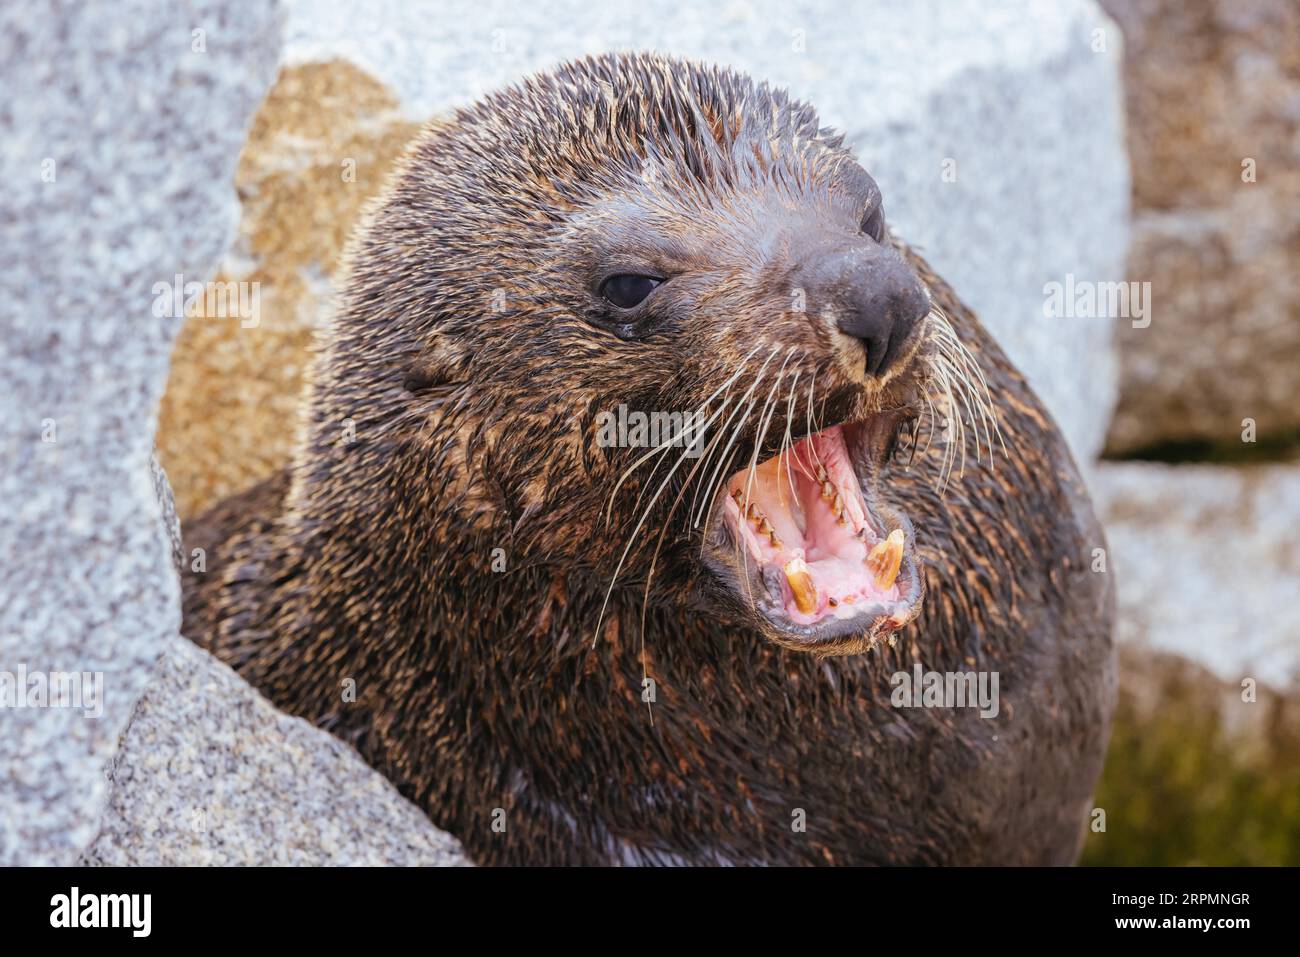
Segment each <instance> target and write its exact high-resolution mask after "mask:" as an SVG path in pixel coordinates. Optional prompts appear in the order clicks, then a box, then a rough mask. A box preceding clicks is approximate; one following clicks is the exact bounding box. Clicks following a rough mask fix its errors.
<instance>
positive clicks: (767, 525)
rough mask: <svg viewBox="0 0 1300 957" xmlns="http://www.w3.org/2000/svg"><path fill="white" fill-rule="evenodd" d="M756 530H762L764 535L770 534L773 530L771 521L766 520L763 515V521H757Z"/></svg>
mask: <svg viewBox="0 0 1300 957" xmlns="http://www.w3.org/2000/svg"><path fill="white" fill-rule="evenodd" d="M758 530H759V531H760V532H762V533H763V534H764V535H771V534H772V532H773V528H772V523H771V522H769V521H768V520H767V517H766V516H764V517H763V521H762V522H760V523H759V526H758Z"/></svg>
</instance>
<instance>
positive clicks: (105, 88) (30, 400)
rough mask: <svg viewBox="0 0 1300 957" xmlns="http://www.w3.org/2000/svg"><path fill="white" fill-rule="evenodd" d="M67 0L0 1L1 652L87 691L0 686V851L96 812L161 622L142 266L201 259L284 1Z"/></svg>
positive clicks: (165, 594)
mask: <svg viewBox="0 0 1300 957" xmlns="http://www.w3.org/2000/svg"><path fill="white" fill-rule="evenodd" d="M34 8H35V9H34ZM73 13H74V11H73V10H72V8H70V7H66V6H64V5H62V4H54V3H38V4H5V5H4V6H3V7H0V72H2V74H3V87H4V90H5V104H4V107H3V109H0V136H2V137H3V139H4V141H5V149H4V152H3V160H0V163H2V164H3V165H2V166H0V175H2V176H3V180H4V183H5V190H4V196H3V199H0V205H2V207H3V208H2V211H0V219H3V220H4V223H5V227H4V231H3V240H0V242H2V244H3V248H2V249H0V259H3V261H4V264H5V268H4V270H3V271H2V272H0V378H3V381H4V383H5V387H4V389H3V390H0V460H3V461H4V463H5V466H4V468H3V469H0V501H4V502H5V507H4V508H3V509H0V672H9V673H17V671H18V670H19V669H25V670H26V672H27V673H28V675H29V678H30V677H31V676H32V675H35V674H40V675H45V676H51V677H52V676H53V675H54V674H55V673H59V672H64V673H73V672H77V673H85V674H88V675H90V676H91V678H89V679H87V683H86V685H85V688H84V690H85V691H87V692H91V691H93V689H94V687H95V685H96V681H98V682H100V684H99V687H100V688H101V689H102V696H101V697H100V700H99V701H98V702H97V707H96V708H94V709H89V708H77V707H26V708H12V709H9V708H6V709H4V710H0V767H3V768H4V773H3V774H2V775H0V865H4V864H66V863H71V862H73V861H75V860H76V859H77V857H78V855H79V854H80V853H81V851H82V849H83V848H84V847H85V846H86V845H87V844H88V843H89V842H90V841H91V839H92V838H93V837H94V836H95V834H96V833H97V831H98V827H99V817H100V812H101V810H102V809H103V807H104V803H105V799H106V796H107V787H106V784H107V782H106V781H105V779H104V767H105V765H106V764H107V763H108V761H109V760H110V759H111V758H112V756H113V754H114V752H115V749H116V747H117V743H118V739H119V736H120V734H121V732H122V730H123V728H124V727H125V726H126V723H127V721H128V718H129V717H130V715H131V713H132V710H133V709H134V707H135V704H136V702H137V700H138V699H139V698H140V696H141V694H142V692H143V691H144V689H145V687H146V685H147V683H148V681H149V677H150V674H151V673H152V670H153V664H154V662H155V660H156V659H157V657H158V655H159V654H160V653H161V652H162V650H163V648H164V647H165V643H166V641H167V640H168V639H169V638H171V637H172V636H174V635H175V634H176V631H177V628H178V627H179V624H180V606H179V589H178V584H177V579H176V575H175V572H174V569H173V556H172V548H171V543H170V541H169V540H168V536H167V533H166V531H165V529H164V527H163V525H162V522H161V518H160V511H159V505H158V500H157V497H156V496H155V490H154V483H153V479H152V475H151V469H150V458H151V454H152V449H153V434H154V419H155V410H156V408H157V405H158V399H159V396H160V394H161V392H162V387H163V383H164V381H165V379H166V374H167V368H168V360H169V356H170V352H171V345H172V339H173V337H174V336H175V334H176V331H177V329H178V328H179V327H180V323H181V319H180V317H179V316H176V315H174V314H172V313H171V312H170V311H169V310H167V309H165V308H163V309H161V310H156V309H155V306H156V305H157V304H158V303H157V300H158V296H159V293H158V291H157V289H158V286H157V284H159V283H162V284H165V285H166V284H171V283H172V282H173V281H174V277H175V276H176V275H177V274H181V275H183V276H184V277H185V278H186V280H187V281H188V280H202V279H203V278H206V277H207V276H209V275H210V274H211V273H212V271H213V270H214V268H215V266H216V264H217V263H218V261H219V260H220V257H221V255H222V253H223V252H224V251H225V249H226V246H227V245H228V242H229V237H230V235H231V234H232V232H233V230H234V227H235V225H236V223H237V222H238V214H239V206H238V202H237V200H236V197H235V195H234V192H233V190H232V189H231V176H232V173H233V169H234V163H235V159H236V157H237V156H238V154H239V149H240V146H241V144H242V142H243V140H244V137H245V134H246V130H247V126H248V120H249V118H250V117H251V116H252V114H253V111H254V109H255V108H256V105H257V103H258V102H259V101H260V99H261V98H262V96H263V95H264V93H265V90H266V88H267V85H268V84H269V82H270V80H271V77H272V76H273V75H274V72H275V70H276V66H277V62H278V55H279V49H280V30H281V25H282V24H281V20H280V16H279V8H278V5H277V4H275V3H273V2H259V0H253V2H247V3H239V4H234V3H229V2H224V0H195V2H194V3H190V4H185V5H177V4H174V3H171V2H168V0H123V2H120V3H115V4H92V5H88V6H84V7H79V8H77V9H76V10H75V16H74V15H73ZM159 312H161V313H162V314H161V315H159ZM94 676H98V678H95V677H94ZM79 687H80V686H79ZM93 711H98V712H99V714H98V716H97V717H95V716H91V715H92V713H93Z"/></svg>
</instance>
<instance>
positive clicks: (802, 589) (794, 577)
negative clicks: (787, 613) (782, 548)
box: [785, 558, 817, 615]
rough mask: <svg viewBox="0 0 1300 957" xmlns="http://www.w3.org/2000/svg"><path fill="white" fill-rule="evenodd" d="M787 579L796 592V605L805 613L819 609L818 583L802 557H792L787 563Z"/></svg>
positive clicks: (794, 592) (792, 589)
mask: <svg viewBox="0 0 1300 957" xmlns="http://www.w3.org/2000/svg"><path fill="white" fill-rule="evenodd" d="M785 580H786V581H787V582H788V583H789V585H790V591H791V592H792V593H793V594H794V603H795V607H797V608H798V609H799V610H800V611H801V612H803V613H804V614H805V615H811V614H812V613H813V612H814V611H816V610H817V584H816V583H815V582H814V581H813V579H812V575H811V574H810V573H809V572H808V566H807V565H806V564H804V560H803V559H802V558H792V559H790V560H789V561H788V562H786V563H785Z"/></svg>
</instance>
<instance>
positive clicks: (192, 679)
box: [83, 638, 467, 867]
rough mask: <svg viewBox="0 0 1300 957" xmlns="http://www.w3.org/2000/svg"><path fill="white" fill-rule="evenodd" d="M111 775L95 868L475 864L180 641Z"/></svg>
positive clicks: (325, 745) (89, 858)
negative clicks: (104, 866) (108, 797)
mask: <svg viewBox="0 0 1300 957" xmlns="http://www.w3.org/2000/svg"><path fill="white" fill-rule="evenodd" d="M109 779H110V781H111V782H112V795H111V797H110V799H109V803H108V808H107V810H106V812H105V815H104V819H103V823H102V829H101V831H100V833H99V836H98V837H97V838H96V840H95V841H94V843H93V844H92V845H91V847H90V848H89V850H88V851H87V852H86V854H85V857H84V859H83V863H86V864H96V865H142V864H143V865H162V866H177V865H221V866H229V865H261V866H278V865H299V866H302V865H311V866H321V865H368V866H373V865H432V866H440V867H446V866H460V865H465V864H467V860H466V858H465V856H464V854H463V852H462V851H461V849H460V844H459V843H458V842H457V841H456V840H455V839H454V838H452V837H450V836H448V835H447V834H445V833H443V832H442V831H439V830H438V829H437V828H435V827H434V826H433V825H432V824H430V823H429V819H428V818H427V817H425V815H424V812H422V811H421V810H419V809H418V808H417V807H416V806H415V805H414V804H412V803H410V802H409V801H407V800H406V799H405V798H404V797H402V796H401V795H400V794H398V793H397V790H396V789H395V788H394V787H393V786H392V785H391V784H390V783H389V782H388V781H387V780H385V779H384V778H383V777H381V776H380V775H379V774H377V773H375V772H374V771H373V770H371V769H370V768H369V767H367V766H366V765H365V764H364V763H362V761H361V759H360V757H359V756H358V755H357V754H356V752H355V751H353V750H352V748H351V747H349V746H348V745H346V744H344V743H343V742H342V741H339V740H338V739H337V738H334V737H332V736H331V735H329V734H327V733H326V732H324V731H321V730H320V729H318V728H314V727H312V726H311V725H310V724H308V723H307V722H305V721H303V720H302V719H301V718H293V717H289V716H288V715H285V714H283V713H281V712H279V711H277V710H276V709H275V707H274V706H273V705H271V703H270V702H268V701H267V700H266V699H265V698H263V697H262V696H261V695H259V694H258V693H257V692H256V691H254V690H253V689H252V688H250V687H249V686H248V685H247V684H246V683H245V682H244V681H243V679H241V678H240V677H239V676H238V675H236V674H235V673H234V672H233V671H231V670H230V669H229V668H227V667H226V666H225V665H224V664H222V663H221V662H219V661H217V660H216V659H215V658H213V657H211V656H210V655H209V654H208V653H207V652H205V651H203V650H202V649H200V648H198V647H197V646H195V645H193V644H192V643H190V642H189V641H187V640H186V639H184V638H174V639H171V640H170V641H169V642H168V643H167V650H166V653H165V654H164V655H163V657H162V659H161V660H160V661H159V664H158V668H157V670H156V671H155V673H154V676H153V680H152V682H151V683H150V685H149V689H148V691H147V692H146V693H145V696H144V698H143V699H142V700H141V702H140V704H139V706H138V707H137V708H136V711H135V715H134V717H132V719H131V723H130V724H129V725H128V727H127V729H126V731H125V733H124V734H123V736H122V746H121V748H120V749H119V751H118V753H117V756H116V757H115V758H114V760H113V764H112V766H111V768H110V769H109Z"/></svg>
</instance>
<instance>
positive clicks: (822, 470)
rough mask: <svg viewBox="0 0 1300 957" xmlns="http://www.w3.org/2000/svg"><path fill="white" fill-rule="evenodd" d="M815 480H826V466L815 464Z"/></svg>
mask: <svg viewBox="0 0 1300 957" xmlns="http://www.w3.org/2000/svg"><path fill="white" fill-rule="evenodd" d="M817 481H819V482H825V481H826V466H824V465H819V466H817Z"/></svg>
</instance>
